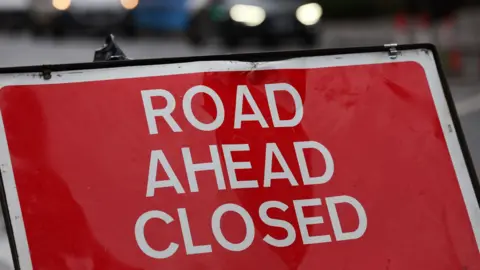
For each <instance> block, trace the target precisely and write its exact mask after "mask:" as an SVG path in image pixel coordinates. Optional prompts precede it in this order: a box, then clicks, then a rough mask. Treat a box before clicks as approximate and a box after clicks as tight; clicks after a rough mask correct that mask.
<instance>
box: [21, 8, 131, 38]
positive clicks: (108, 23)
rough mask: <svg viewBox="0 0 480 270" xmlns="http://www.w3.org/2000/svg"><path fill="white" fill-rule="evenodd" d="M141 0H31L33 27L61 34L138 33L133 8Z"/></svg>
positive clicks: (30, 15) (36, 30)
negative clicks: (115, 31)
mask: <svg viewBox="0 0 480 270" xmlns="http://www.w3.org/2000/svg"><path fill="white" fill-rule="evenodd" d="M138 1H139V0H32V3H31V5H30V9H29V20H30V28H31V30H32V31H33V32H34V34H44V33H52V34H53V35H55V36H57V37H62V36H64V35H66V34H67V33H70V32H74V31H93V32H101V33H109V32H111V31H114V30H116V29H119V30H122V31H123V32H124V33H126V34H127V35H135V34H136V27H135V25H134V22H133V17H132V12H131V11H132V10H133V9H135V8H136V7H137V5H138Z"/></svg>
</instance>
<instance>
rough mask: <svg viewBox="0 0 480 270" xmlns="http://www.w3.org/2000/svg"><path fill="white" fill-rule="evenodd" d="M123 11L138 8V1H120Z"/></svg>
mask: <svg viewBox="0 0 480 270" xmlns="http://www.w3.org/2000/svg"><path fill="white" fill-rule="evenodd" d="M120 2H121V3H122V6H123V7H124V8H125V9H135V8H136V7H137V6H138V0H120Z"/></svg>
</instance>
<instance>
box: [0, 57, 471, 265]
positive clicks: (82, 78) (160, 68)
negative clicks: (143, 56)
mask: <svg viewBox="0 0 480 270" xmlns="http://www.w3.org/2000/svg"><path fill="white" fill-rule="evenodd" d="M392 62H416V63H418V64H420V65H421V66H422V67H423V69H424V71H425V74H426V77H427V80H428V83H429V86H430V91H431V94H432V97H433V100H434V103H435V107H436V110H437V114H438V116H439V119H440V124H441V126H442V130H443V134H444V135H445V140H446V142H447V146H448V150H449V153H450V156H451V159H452V163H453V166H454V169H455V172H456V175H457V179H458V181H459V185H460V189H461V192H462V195H463V198H464V202H465V205H466V208H467V211H468V215H469V217H470V221H471V225H472V228H473V231H474V234H475V238H476V241H477V246H478V248H479V250H480V207H479V205H478V201H477V198H476V196H475V192H474V188H473V185H472V180H471V178H470V175H469V172H468V168H467V164H466V161H465V158H464V155H463V152H462V148H461V146H460V142H459V138H458V135H457V131H456V130H455V125H454V122H453V119H452V115H451V114H450V110H449V107H448V104H447V99H446V97H445V93H444V89H443V86H442V82H441V78H440V75H439V73H438V69H437V65H436V62H435V58H434V55H433V53H432V51H430V50H427V49H411V50H403V51H401V52H400V55H399V56H398V58H396V59H392V58H390V57H389V56H388V55H387V54H386V53H385V52H368V53H354V54H336V55H335V54H332V55H324V56H307V57H297V58H292V59H288V60H281V61H272V62H255V63H249V62H240V61H199V62H185V63H178V64H160V65H148V66H130V67H128V66H127V67H116V68H104V69H94V70H76V71H64V72H58V75H61V76H53V77H52V78H51V79H50V80H48V81H45V80H43V79H39V77H38V75H36V74H33V73H16V74H7V75H0V83H1V84H0V88H1V87H3V86H8V85H38V84H61V83H74V82H87V81H100V80H115V79H125V78H138V77H151V76H162V75H174V74H188V73H196V72H221V71H251V70H275V69H308V68H322V67H340V66H353V65H368V64H381V63H392ZM56 74H57V73H56ZM0 90H1V89H0ZM0 169H1V174H2V178H3V181H4V189H5V193H6V199H7V202H8V210H9V214H10V219H11V222H12V227H13V234H14V239H15V243H16V248H17V252H18V260H19V264H20V268H21V269H22V270H30V269H33V266H32V262H31V258H30V252H29V247H28V241H27V236H26V232H25V227H24V224H23V219H22V212H21V209H20V202H19V199H18V194H17V191H16V185H15V178H14V175H13V169H12V163H11V159H10V154H9V151H8V145H7V140H6V136H5V129H4V125H3V120H2V118H1V113H0Z"/></svg>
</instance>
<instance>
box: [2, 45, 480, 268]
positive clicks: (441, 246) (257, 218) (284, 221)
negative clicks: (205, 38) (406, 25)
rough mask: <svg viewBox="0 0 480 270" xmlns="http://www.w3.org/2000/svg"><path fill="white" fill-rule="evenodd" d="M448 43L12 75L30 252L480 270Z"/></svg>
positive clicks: (12, 134)
mask: <svg viewBox="0 0 480 270" xmlns="http://www.w3.org/2000/svg"><path fill="white" fill-rule="evenodd" d="M433 56H434V54H433V52H432V51H430V50H427V49H425V48H420V47H418V48H414V47H413V48H410V49H408V48H406V49H404V50H402V52H401V55H400V56H399V57H398V58H396V59H391V58H390V57H389V56H388V55H387V53H386V52H384V51H377V52H364V53H358V54H342V53H341V51H339V52H337V53H335V54H334V55H324V56H306V57H294V58H292V59H289V60H283V61H278V62H259V63H255V64H252V63H249V62H232V61H208V60H204V61H203V62H200V63H201V64H199V63H198V62H181V63H176V64H158V65H148V66H142V67H138V66H136V67H129V66H126V67H119V68H114V69H112V68H104V69H95V70H89V69H84V70H79V71H60V72H54V73H53V74H52V79H51V80H43V79H40V78H38V77H36V76H33V74H31V73H27V74H10V75H4V76H3V77H1V81H2V82H3V83H4V84H5V86H4V87H3V88H2V89H1V91H0V110H1V115H2V121H3V125H2V127H3V128H2V131H4V132H2V137H1V141H0V142H1V143H0V145H1V147H2V148H0V152H1V153H2V154H1V164H2V178H3V183H4V190H5V193H6V199H7V200H6V201H7V202H8V210H9V211H8V212H9V218H10V220H11V230H12V231H11V232H12V240H14V242H15V248H14V252H16V253H18V260H17V263H18V264H19V266H21V269H49V270H50V269H116V270H118V269H129V270H130V269H280V270H281V269H317V268H322V269H330V270H332V269H355V270H358V269H365V270H367V269H368V270H371V269H400V270H404V269H409V270H417V269H418V270H420V269H421V270H424V269H480V256H479V248H478V247H479V238H478V237H479V236H480V234H479V232H480V227H479V224H480V220H479V217H480V209H479V206H478V202H477V199H476V196H475V193H474V187H473V185H472V171H470V173H469V171H468V169H471V168H469V166H470V164H469V160H468V156H467V157H466V156H465V155H464V153H465V150H466V149H465V148H464V146H463V145H462V144H461V143H460V140H459V138H460V137H459V136H461V134H460V133H459V132H458V130H459V126H458V123H457V122H456V121H454V120H455V119H456V118H455V117H452V115H451V114H450V111H451V110H453V108H449V106H448V101H449V99H448V95H447V96H446V95H445V94H444V89H443V87H442V83H441V78H440V76H439V74H438V71H437V66H436V62H435V61H434V58H433ZM7 142H8V149H7V145H6V143H7ZM467 165H468V166H467ZM476 236H477V238H476Z"/></svg>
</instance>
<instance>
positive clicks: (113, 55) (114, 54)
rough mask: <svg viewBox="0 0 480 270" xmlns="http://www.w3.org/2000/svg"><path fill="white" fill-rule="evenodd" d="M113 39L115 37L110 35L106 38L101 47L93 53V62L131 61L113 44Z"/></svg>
mask: <svg viewBox="0 0 480 270" xmlns="http://www.w3.org/2000/svg"><path fill="white" fill-rule="evenodd" d="M114 39H115V37H114V36H113V35H112V34H110V35H108V36H107V38H106V39H105V44H104V45H103V47H102V48H100V49H98V50H96V51H95V54H94V56H93V62H100V61H118V60H131V59H129V58H128V57H127V56H126V55H125V53H124V52H123V51H122V49H120V47H119V46H118V45H117V43H115V40H114Z"/></svg>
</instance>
